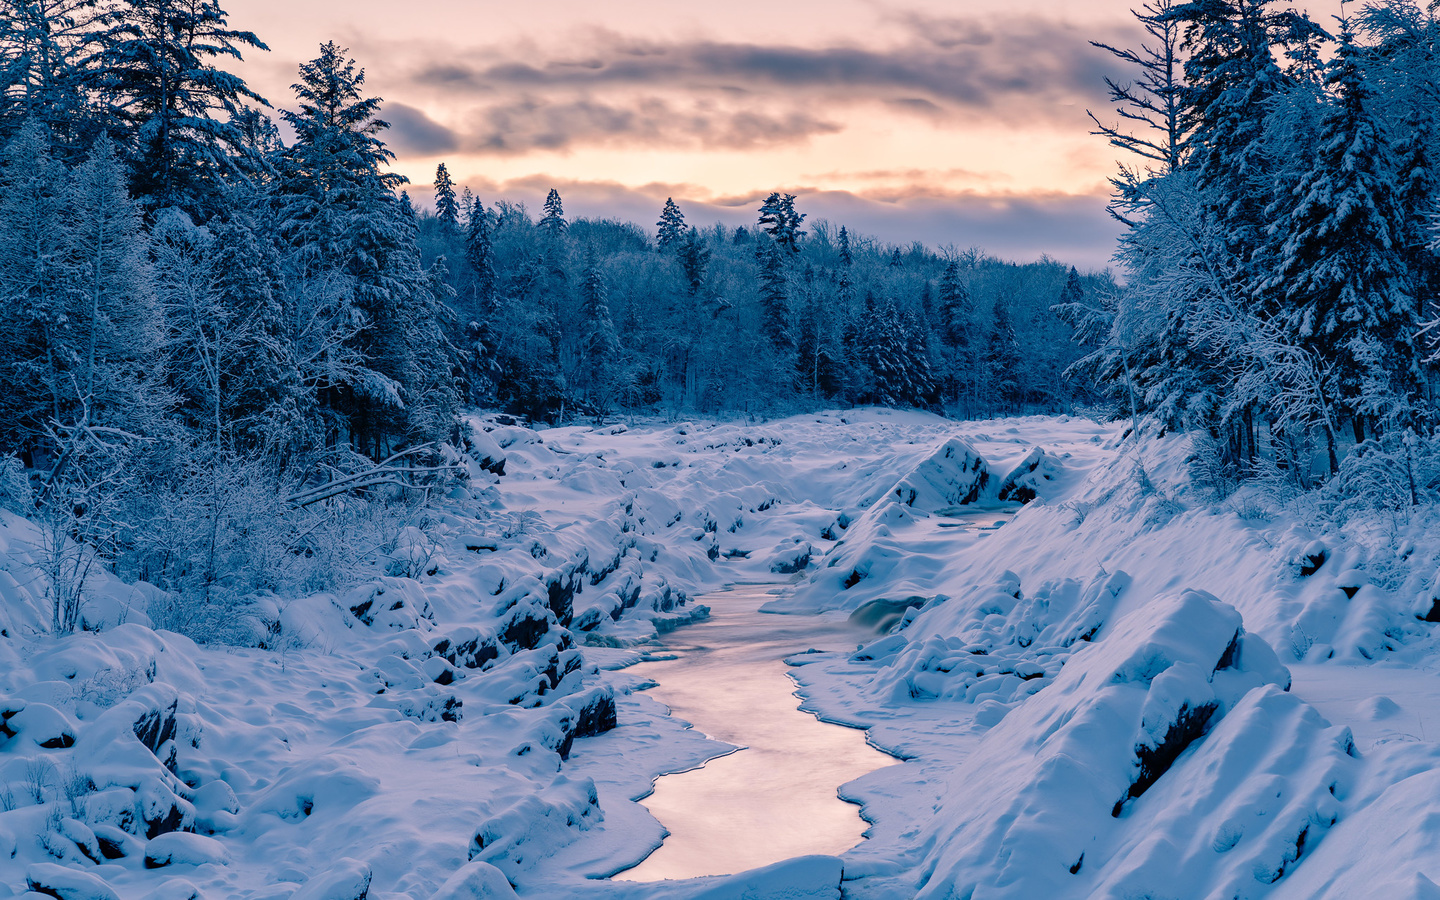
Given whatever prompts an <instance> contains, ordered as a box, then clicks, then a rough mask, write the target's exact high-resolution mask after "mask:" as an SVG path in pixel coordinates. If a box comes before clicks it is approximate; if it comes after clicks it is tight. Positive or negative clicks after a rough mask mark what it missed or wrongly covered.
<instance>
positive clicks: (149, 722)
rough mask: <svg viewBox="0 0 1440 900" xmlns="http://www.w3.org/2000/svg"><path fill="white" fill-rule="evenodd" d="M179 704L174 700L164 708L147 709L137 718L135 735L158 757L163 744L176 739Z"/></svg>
mask: <svg viewBox="0 0 1440 900" xmlns="http://www.w3.org/2000/svg"><path fill="white" fill-rule="evenodd" d="M178 706H179V702H178V701H172V702H171V703H170V705H169V706H167V707H164V708H162V709H151V710H147V711H146V712H145V714H144V715H142V716H141V717H140V718H138V719H136V720H135V725H134V729H135V737H137V738H139V739H140V743H142V744H144V745H145V746H146V747H149V748H150V752H151V753H154V754H155V755H156V756H157V757H159V755H160V747H161V745H162V744H164V743H165V742H166V741H171V740H174V739H175V733H176V730H177V726H176V722H175V710H176V709H177V708H178Z"/></svg>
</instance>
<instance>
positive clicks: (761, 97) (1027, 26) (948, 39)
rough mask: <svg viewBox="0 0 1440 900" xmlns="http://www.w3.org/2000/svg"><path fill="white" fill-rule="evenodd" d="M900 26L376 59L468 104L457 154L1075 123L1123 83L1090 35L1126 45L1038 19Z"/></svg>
mask: <svg viewBox="0 0 1440 900" xmlns="http://www.w3.org/2000/svg"><path fill="white" fill-rule="evenodd" d="M894 21H896V22H898V23H899V24H900V26H901V31H902V32H903V33H904V34H906V35H907V36H906V37H905V38H904V39H902V40H900V41H899V42H897V43H893V44H891V45H888V46H861V45H857V44H837V45H834V46H829V47H806V46H799V45H786V44H774V45H764V44H750V43H737V42H724V41H713V40H679V41H673V42H659V41H651V40H640V39H636V38H634V37H629V36H625V35H620V34H616V33H614V32H610V31H604V30H590V31H585V32H582V33H580V34H579V35H572V36H571V40H569V41H567V44H568V45H569V46H570V47H571V48H572V49H571V50H570V51H568V52H563V53H561V52H547V50H546V49H545V48H544V47H542V46H539V45H533V44H531V45H526V46H523V47H507V48H500V47H494V46H492V47H478V48H464V49H462V48H450V49H447V50H444V51H437V48H436V47H435V46H434V45H427V46H425V47H423V48H421V47H419V46H415V45H408V46H397V45H393V44H391V45H387V46H386V47H384V48H383V49H382V48H375V49H374V50H373V51H371V52H376V53H381V54H383V55H384V56H386V57H388V58H390V59H392V60H396V62H395V63H392V64H391V65H389V66H387V69H388V71H389V72H390V73H391V74H390V75H388V76H387V79H386V82H387V83H386V86H385V90H386V91H387V92H390V93H396V94H399V95H402V96H410V95H411V92H415V93H417V94H423V95H428V96H429V97H431V98H433V99H435V100H442V99H443V102H444V103H445V104H446V105H447V106H451V107H452V108H457V107H458V108H464V107H469V109H470V110H471V112H470V113H469V114H468V117H467V120H466V121H465V123H464V124H463V126H461V130H462V132H463V134H462V135H461V136H460V138H459V140H460V142H461V144H462V146H464V147H466V148H471V149H474V150H476V151H480V152H492V153H519V152H525V151H527V150H530V149H536V148H542V149H551V150H557V149H567V148H570V147H573V146H584V145H586V144H590V143H596V142H598V143H604V144H615V143H619V142H627V141H628V142H632V143H634V144H636V145H644V146H649V147H658V146H686V147H689V146H695V145H700V146H716V147H725V148H733V147H749V146H756V145H764V144H776V143H784V142H790V143H796V142H802V141H804V140H806V139H808V138H810V137H812V136H814V135H816V134H823V133H828V132H833V131H836V130H838V128H839V126H838V125H836V124H835V122H834V120H835V119H836V118H838V115H837V111H838V109H839V108H841V107H844V106H851V105H855V104H866V103H870V104H879V105H881V106H883V107H885V108H888V109H890V110H892V111H898V112H900V113H902V114H906V115H914V116H918V117H922V118H925V119H928V120H931V121H932V122H947V121H948V122H951V123H956V124H958V123H961V122H973V121H979V120H983V121H987V122H1003V123H1007V124H1010V125H1015V126H1025V125H1034V124H1053V123H1058V122H1062V121H1063V122H1065V123H1067V124H1071V125H1074V126H1075V127H1084V125H1085V120H1084V115H1083V112H1082V110H1083V109H1084V108H1086V107H1089V108H1093V109H1096V110H1103V109H1106V108H1107V107H1108V103H1107V101H1106V98H1105V94H1104V80H1103V79H1104V76H1105V75H1107V74H1110V75H1114V74H1117V73H1115V71H1114V66H1115V63H1114V61H1113V59H1112V58H1111V57H1110V56H1109V55H1108V54H1106V53H1104V52H1103V51H1098V50H1096V49H1095V48H1093V47H1091V46H1090V45H1089V44H1088V43H1087V41H1088V40H1089V39H1091V38H1097V39H1102V40H1105V41H1108V42H1111V43H1117V44H1122V45H1123V44H1126V43H1129V42H1132V38H1133V35H1131V34H1129V32H1128V31H1126V30H1125V29H1123V28H1121V29H1115V28H1111V29H1108V30H1107V31H1106V32H1105V33H1100V34H1097V33H1093V32H1092V31H1088V30H1087V31H1082V30H1081V29H1080V28H1078V27H1076V26H1072V25H1067V24H1064V23H1060V22H1055V21H1049V20H1045V19H1041V18H1035V17H1028V18H1027V17H1017V18H1014V19H1011V20H1006V21H1005V22H1004V23H1003V25H1002V24H997V23H992V22H988V21H981V20H977V19H969V18H962V17H951V18H933V17H932V18H924V17H920V16H918V15H915V14H906V15H905V16H901V17H898V18H895V19H894ZM576 43H580V44H582V45H583V46H584V48H585V49H584V51H583V53H581V54H576V53H574V52H573V47H574V46H575V44H576ZM405 59H409V60H411V62H410V63H409V64H408V65H407V64H405V63H404V62H403V60H405ZM397 73H398V74H397ZM396 88H398V90H396Z"/></svg>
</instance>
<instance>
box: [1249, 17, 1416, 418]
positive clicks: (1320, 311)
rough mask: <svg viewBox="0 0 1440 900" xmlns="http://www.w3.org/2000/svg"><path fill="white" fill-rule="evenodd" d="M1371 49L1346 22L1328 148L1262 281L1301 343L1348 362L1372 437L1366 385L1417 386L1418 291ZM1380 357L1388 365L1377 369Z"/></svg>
mask: <svg viewBox="0 0 1440 900" xmlns="http://www.w3.org/2000/svg"><path fill="white" fill-rule="evenodd" d="M1363 52H1364V51H1363V50H1362V49H1361V48H1360V47H1358V46H1356V44H1355V42H1354V36H1353V34H1352V33H1351V31H1350V29H1349V25H1348V23H1343V27H1342V31H1341V34H1340V38H1339V43H1338V46H1337V48H1336V52H1335V55H1334V58H1333V59H1332V60H1331V62H1330V64H1329V66H1328V71H1327V77H1326V82H1327V85H1328V87H1329V88H1330V91H1331V93H1332V95H1333V100H1332V101H1331V106H1330V108H1329V110H1328V111H1327V113H1326V115H1325V119H1324V121H1323V123H1322V126H1321V133H1320V135H1319V148H1318V153H1317V155H1316V157H1315V160H1314V163H1313V165H1312V166H1311V168H1310V171H1309V173H1308V174H1307V175H1306V176H1305V178H1303V179H1302V180H1301V182H1300V183H1299V184H1298V185H1296V187H1295V188H1294V190H1293V191H1292V192H1291V197H1292V198H1293V201H1292V203H1291V204H1290V205H1289V208H1288V210H1287V212H1286V215H1285V216H1284V218H1283V219H1282V220H1281V221H1280V222H1279V223H1278V224H1277V227H1276V229H1275V231H1276V236H1277V238H1278V239H1279V240H1278V241H1277V242H1278V244H1279V246H1278V248H1277V250H1276V251H1275V253H1274V259H1275V268H1274V270H1273V271H1271V272H1270V273H1268V275H1267V276H1266V277H1265V278H1264V280H1263V281H1262V282H1261V284H1260V289H1261V290H1262V291H1264V292H1265V293H1267V294H1269V295H1273V296H1275V297H1277V298H1278V304H1279V305H1280V309H1279V313H1278V317H1279V318H1280V319H1281V320H1282V321H1284V322H1285V325H1286V328H1287V330H1288V331H1289V332H1290V333H1291V334H1293V335H1294V336H1295V339H1296V342H1297V343H1298V345H1299V346H1301V347H1303V348H1304V349H1306V350H1308V351H1311V352H1313V353H1315V354H1317V355H1318V356H1319V357H1320V358H1323V359H1327V360H1334V361H1336V362H1337V363H1338V366H1337V372H1338V373H1339V385H1338V390H1339V391H1340V396H1339V397H1335V398H1332V399H1333V400H1334V401H1336V405H1337V406H1338V407H1339V408H1340V409H1341V411H1342V412H1344V413H1348V414H1350V415H1352V417H1354V419H1353V420H1354V421H1355V422H1356V425H1355V433H1356V437H1357V439H1363V436H1364V432H1363V425H1362V424H1361V417H1364V416H1369V415H1373V413H1374V412H1375V410H1373V409H1365V408H1362V407H1367V406H1373V403H1370V402H1366V400H1365V398H1363V397H1362V393H1370V392H1362V384H1364V383H1366V381H1367V380H1368V382H1369V383H1371V384H1376V383H1389V384H1390V390H1391V392H1392V393H1393V394H1394V395H1396V396H1399V397H1407V396H1413V395H1414V392H1415V390H1416V387H1417V385H1416V383H1415V376H1416V370H1415V364H1416V354H1415V347H1414V342H1413V339H1414V334H1415V331H1416V328H1417V322H1416V316H1415V299H1414V297H1412V296H1411V295H1410V294H1409V292H1408V286H1409V285H1408V283H1407V280H1406V278H1405V277H1404V276H1405V268H1404V262H1403V260H1402V259H1401V256H1400V247H1401V238H1400V235H1399V234H1398V233H1397V229H1398V228H1399V227H1401V226H1402V225H1403V220H1404V217H1403V216H1402V215H1401V212H1400V210H1399V208H1398V206H1397V193H1398V191H1397V185H1396V184H1395V180H1394V172H1393V170H1392V169H1391V168H1390V167H1389V161H1390V159H1391V153H1390V148H1389V146H1388V143H1387V141H1386V137H1385V134H1384V133H1383V132H1382V131H1381V128H1380V125H1379V122H1378V120H1377V116H1376V113H1377V110H1376V108H1375V107H1376V101H1375V95H1374V91H1373V88H1372V87H1371V85H1370V83H1369V82H1368V81H1367V79H1366V77H1365V73H1364V71H1363V69H1362V67H1361V55H1362V54H1363ZM1366 344H1369V345H1370V347H1369V349H1364V350H1363V352H1362V348H1363V347H1364V345H1366ZM1374 365H1379V366H1380V367H1381V368H1382V369H1383V371H1382V372H1373V371H1369V370H1368V369H1369V367H1370V366H1374ZM1382 376H1383V377H1382ZM1372 423H1373V420H1372ZM1389 424H1394V423H1389ZM1407 424H1408V423H1407Z"/></svg>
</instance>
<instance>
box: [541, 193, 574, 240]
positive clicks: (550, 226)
mask: <svg viewBox="0 0 1440 900" xmlns="http://www.w3.org/2000/svg"><path fill="white" fill-rule="evenodd" d="M539 225H540V227H541V228H543V229H545V232H546V233H547V234H549V235H550V237H552V238H557V237H560V236H561V235H563V234H564V233H565V231H566V229H568V228H569V227H570V223H568V222H566V221H565V207H564V206H563V205H562V204H561V202H560V192H559V191H557V190H555V189H554V188H551V189H550V193H548V194H546V195H545V215H544V216H542V217H541V218H540V222H539Z"/></svg>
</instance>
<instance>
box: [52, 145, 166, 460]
mask: <svg viewBox="0 0 1440 900" xmlns="http://www.w3.org/2000/svg"><path fill="white" fill-rule="evenodd" d="M125 180H126V179H125V173H124V170H123V169H122V167H121V163H120V160H119V159H118V157H117V156H116V153H115V148H114V145H112V144H111V143H110V142H109V141H108V140H104V139H102V140H101V141H99V142H97V144H96V145H95V149H94V150H92V151H91V154H90V157H89V158H88V159H87V160H86V161H85V162H84V163H82V164H81V165H80V166H78V167H76V169H75V170H74V171H73V172H71V173H70V177H69V179H68V180H67V182H66V185H65V192H64V196H63V204H62V209H63V213H62V217H61V231H62V234H63V240H64V245H63V247H62V249H61V257H60V265H61V266H62V267H63V278H64V281H65V284H66V287H67V288H68V292H69V297H68V298H67V301H68V302H67V315H66V319H67V325H66V328H65V335H64V338H63V350H61V351H59V352H63V353H64V355H65V356H67V357H68V358H69V360H70V362H69V371H68V372H67V373H66V375H67V376H68V378H67V379H66V380H67V381H68V384H66V385H62V386H61V388H60V390H61V392H62V395H63V397H64V401H63V402H62V404H61V409H62V417H63V418H65V419H66V421H67V424H69V420H70V419H72V418H73V417H75V416H76V415H78V414H80V412H79V411H80V408H81V407H83V408H84V410H85V413H84V414H86V415H88V417H89V421H90V423H91V424H100V425H107V426H113V427H116V428H122V429H125V430H127V431H132V432H135V433H138V434H141V435H145V434H153V433H154V432H155V431H156V430H158V428H159V427H160V424H161V416H162V413H163V411H164V409H165V407H166V406H167V405H168V397H167V396H166V392H165V390H164V379H165V366H164V364H163V359H164V356H163V354H162V352H161V351H162V345H163V328H164V325H163V320H162V318H161V315H160V310H159V308H158V306H157V305H156V302H155V297H154V295H153V293H152V292H151V290H150V279H149V273H148V272H147V264H146V246H145V235H144V232H143V231H142V230H141V222H140V210H139V208H138V207H137V206H136V204H135V203H134V202H132V201H131V200H130V197H129V195H128V192H127V191H126V189H125Z"/></svg>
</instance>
